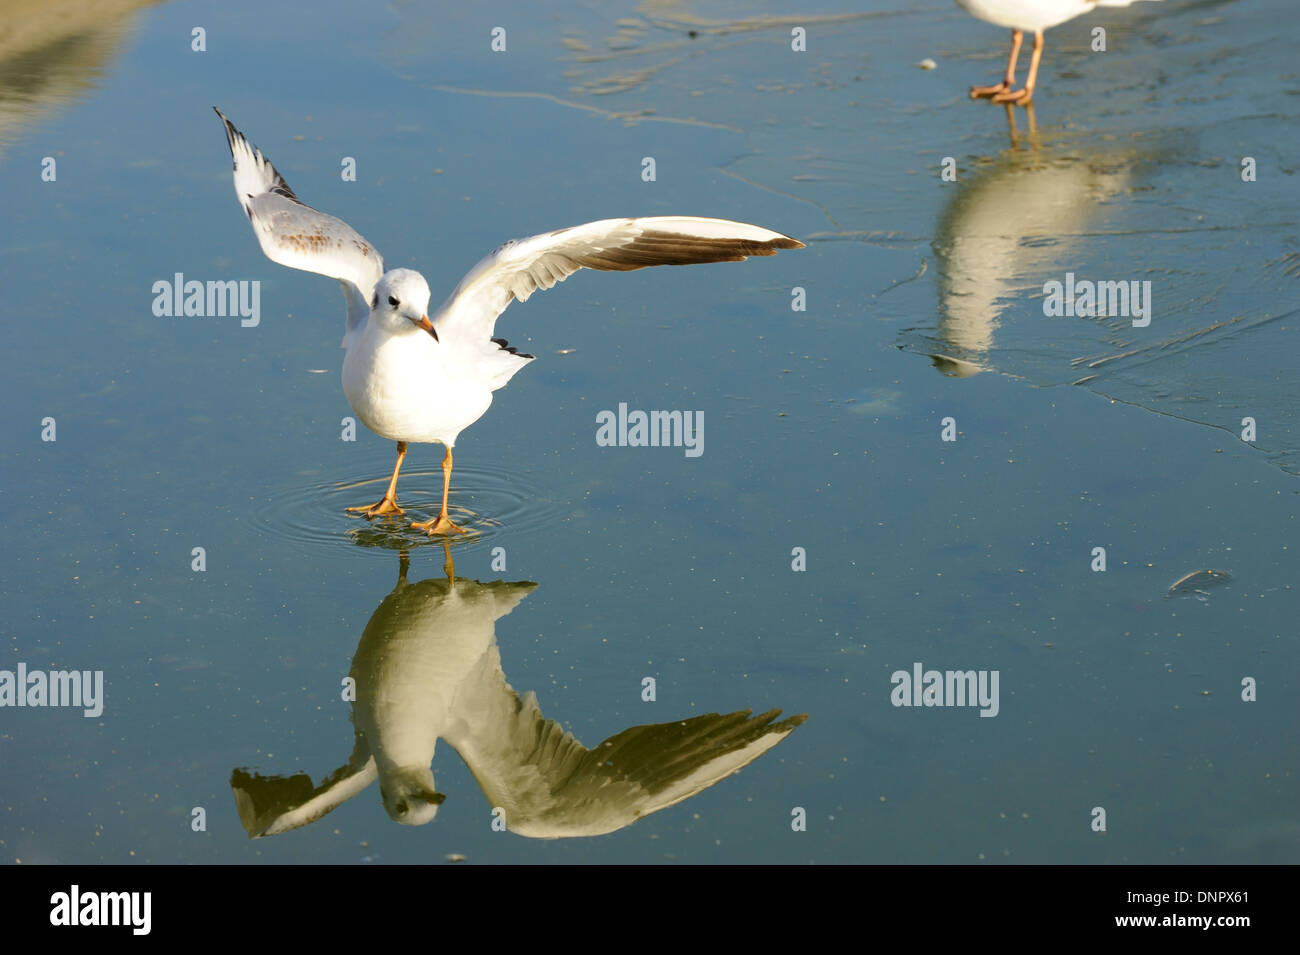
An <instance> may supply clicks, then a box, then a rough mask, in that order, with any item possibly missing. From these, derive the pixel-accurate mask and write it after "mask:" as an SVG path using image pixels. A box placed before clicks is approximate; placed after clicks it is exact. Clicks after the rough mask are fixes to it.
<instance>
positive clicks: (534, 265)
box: [432, 216, 803, 340]
mask: <svg viewBox="0 0 1300 955" xmlns="http://www.w3.org/2000/svg"><path fill="white" fill-rule="evenodd" d="M802 248H803V243H802V242H800V241H799V240H798V239H792V238H790V237H789V236H788V235H782V234H781V233H779V232H773V231H771V230H770V229H763V228H760V227H759V226H756V225H747V224H746V223H744V222H732V221H730V220H728V219H701V218H698V217H696V216H652V217H649V218H644V219H601V220H600V221H599V222H588V223H587V224H586V225H578V226H573V227H572V228H569V229H560V230H559V231H557V232H547V233H545V234H543V235H535V236H532V237H530V238H527V239H512V240H511V241H509V242H507V243H505V244H504V245H502V246H501V247H499V248H498V249H497V250H496V251H494V252H493V253H492V254H491V255H489V256H488V257H487V258H485V259H483V261H481V262H479V264H478V265H476V266H474V268H473V269H472V270H470V272H469V274H468V275H466V276H465V277H464V278H463V279H461V282H460V285H458V286H456V290H455V291H454V292H452V293H451V297H450V298H448V299H447V301H446V302H444V303H443V305H442V308H441V309H439V311H438V314H437V315H436V316H433V317H432V321H433V324H434V326H435V327H436V328H437V329H438V337H439V339H440V340H443V336H444V335H447V336H450V337H451V339H452V340H456V338H457V337H458V336H463V337H464V338H467V339H469V340H477V339H488V338H491V337H492V331H493V328H494V327H495V325H496V320H497V316H498V315H500V314H501V313H502V312H503V311H505V309H506V306H507V305H509V304H510V303H511V302H513V301H514V300H515V299H518V300H519V301H521V302H526V301H527V300H528V296H530V295H532V294H533V293H534V292H536V291H537V290H538V289H548V288H551V287H552V286H554V285H556V284H557V283H559V282H563V281H564V280H565V279H566V278H568V277H569V276H570V275H572V274H573V273H574V272H576V271H578V270H579V269H584V268H585V269H596V270H598V271H605V272H629V271H631V270H633V269H644V268H648V267H649V266H652V265H698V264H701V263H705V262H742V261H744V260H745V259H747V258H748V257H749V256H751V255H776V253H777V250H778V249H802Z"/></svg>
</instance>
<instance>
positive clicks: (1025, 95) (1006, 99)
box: [993, 87, 1034, 106]
mask: <svg viewBox="0 0 1300 955" xmlns="http://www.w3.org/2000/svg"><path fill="white" fill-rule="evenodd" d="M1033 98H1034V91H1033V90H1031V89H1028V88H1024V87H1022V88H1021V89H1018V90H1006V91H1005V92H1002V93H998V94H996V95H995V96H994V97H993V102H995V103H1011V104H1012V105H1013V106H1028V105H1029V104H1030V102H1032V101H1033Z"/></svg>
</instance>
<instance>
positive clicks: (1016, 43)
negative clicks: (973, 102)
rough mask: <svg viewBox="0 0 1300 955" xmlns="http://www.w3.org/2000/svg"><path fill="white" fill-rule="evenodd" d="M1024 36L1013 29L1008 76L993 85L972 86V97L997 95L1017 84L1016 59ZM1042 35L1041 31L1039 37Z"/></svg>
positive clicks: (1018, 57)
mask: <svg viewBox="0 0 1300 955" xmlns="http://www.w3.org/2000/svg"><path fill="white" fill-rule="evenodd" d="M1024 36H1025V35H1024V34H1023V33H1021V32H1020V31H1019V30H1012V31H1011V57H1010V58H1009V59H1008V60H1007V75H1006V77H1005V78H1004V79H1003V80H1002V82H1001V83H995V84H994V85H993V86H972V87H971V88H970V98H971V99H980V98H987V97H990V96H996V95H997V94H999V93H1005V92H1006V91H1007V90H1009V89H1011V87H1013V86H1015V85H1016V60H1018V59H1020V41H1021V40H1023V39H1024ZM1041 36H1042V34H1041V33H1040V34H1039V37H1041Z"/></svg>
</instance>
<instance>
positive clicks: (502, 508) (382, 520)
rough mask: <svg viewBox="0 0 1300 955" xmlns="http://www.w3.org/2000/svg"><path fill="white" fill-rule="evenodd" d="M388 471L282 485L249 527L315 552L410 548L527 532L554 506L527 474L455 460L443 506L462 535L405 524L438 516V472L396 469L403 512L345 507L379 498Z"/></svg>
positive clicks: (547, 517)
mask: <svg viewBox="0 0 1300 955" xmlns="http://www.w3.org/2000/svg"><path fill="white" fill-rule="evenodd" d="M387 487H388V476H387V475H386V476H383V477H371V478H360V479H357V480H342V481H337V482H335V481H329V482H325V483H315V484H303V485H295V486H291V487H282V488H279V489H277V490H275V491H273V492H270V493H269V494H268V496H267V498H266V500H265V501H263V503H262V504H261V505H260V506H259V507H257V508H255V509H254V524H255V525H256V527H257V529H258V530H259V531H261V532H263V533H265V534H267V535H268V536H270V537H273V538H277V539H279V540H287V541H290V542H292V543H295V544H299V545H307V546H308V547H310V548H312V549H314V548H316V547H317V546H320V545H325V546H347V547H351V546H361V547H377V548H381V549H387V550H410V549H413V548H416V547H425V546H428V545H430V544H441V543H451V544H453V545H461V544H479V543H483V542H484V541H487V540H491V539H492V538H493V537H495V536H497V535H498V534H500V533H501V532H503V531H509V532H510V533H511V534H512V535H513V534H517V533H520V532H526V531H528V530H530V529H533V528H537V527H540V526H542V525H543V524H549V523H551V522H552V521H553V520H554V518H555V506H554V503H553V502H552V501H550V500H546V499H541V498H539V496H538V494H537V492H536V489H535V488H534V487H533V486H532V485H531V483H529V481H528V480H527V478H526V476H521V475H519V474H516V473H514V472H511V471H507V470H505V469H502V468H493V467H491V466H488V467H482V466H478V467H476V466H473V465H468V466H463V465H458V466H457V467H456V470H455V473H453V475H452V482H451V497H450V499H449V500H448V502H447V509H448V511H449V512H450V514H451V519H452V520H453V521H454V522H455V523H457V524H459V525H460V526H461V527H463V528H465V529H466V530H467V531H468V532H469V533H468V534H461V535H457V536H455V537H442V536H438V537H430V536H429V535H428V534H425V533H424V532H423V531H417V530H412V529H411V523H412V522H413V521H427V520H431V519H433V518H436V517H437V516H438V508H439V505H440V504H441V503H442V470H441V469H440V468H438V469H432V470H427V471H420V470H411V471H409V472H408V471H405V470H403V471H402V476H401V477H400V478H399V479H398V482H397V502H398V504H400V505H401V506H402V508H404V509H405V511H406V514H405V515H402V516H399V515H395V514H394V515H389V516H385V517H375V518H369V519H367V518H365V517H362V516H361V515H359V514H349V513H348V512H347V509H348V508H349V507H355V506H357V505H362V504H373V503H374V502H375V501H377V500H379V499H380V498H381V497H383V496H384V491H385V489H386V488H387Z"/></svg>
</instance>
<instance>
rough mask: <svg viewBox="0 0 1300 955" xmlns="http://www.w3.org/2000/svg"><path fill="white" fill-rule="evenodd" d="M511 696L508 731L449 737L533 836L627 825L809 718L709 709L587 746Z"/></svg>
mask: <svg viewBox="0 0 1300 955" xmlns="http://www.w3.org/2000/svg"><path fill="white" fill-rule="evenodd" d="M514 698H515V701H516V704H517V707H518V710H517V713H516V716H515V718H514V719H512V720H510V721H509V722H510V725H508V726H499V725H498V726H488V727H485V728H484V729H483V730H482V731H481V732H480V733H478V734H475V735H468V734H467V735H465V736H463V737H459V738H453V737H452V736H450V735H449V736H447V737H446V739H447V742H449V743H450V744H451V745H452V746H453V747H454V748H455V749H456V752H458V753H459V754H460V755H461V757H462V758H463V759H464V760H465V762H466V764H467V765H468V766H469V768H470V771H471V772H472V773H473V774H474V778H475V779H477V780H478V783H479V785H480V786H481V787H482V788H483V792H484V795H486V796H487V798H488V801H489V802H490V803H491V805H492V806H493V807H498V806H499V807H501V808H503V809H504V810H505V824H506V828H508V829H509V830H510V831H511V832H515V833H518V834H520V835H524V836H530V837H533V838H560V837H571V836H598V835H603V834H604V833H607V832H614V831H615V830H618V829H622V828H623V827H624V826H629V825H631V824H632V823H634V822H636V821H637V820H638V819H640V818H641V817H642V816H647V815H649V814H650V813H652V812H658V811H659V810H660V809H665V808H667V807H669V806H672V805H675V804H676V803H679V802H681V801H682V800H684V799H688V798H690V797H691V796H694V795H695V794H696V793H698V792H701V791H702V790H705V789H707V788H709V787H710V786H712V785H713V784H714V783H716V782H718V781H719V780H721V779H723V778H725V777H727V776H730V775H731V774H732V773H734V772H736V771H737V770H740V769H742V768H744V767H745V766H747V765H749V764H750V763H752V762H753V761H754V760H756V759H757V758H758V757H759V756H761V755H763V753H765V752H767V751H768V750H769V749H771V748H772V747H773V746H775V745H776V744H777V743H779V742H781V740H783V739H785V737H786V736H788V735H789V734H790V733H791V732H792V731H793V730H794V728H795V727H796V726H798V725H799V724H801V723H802V722H803V721H804V720H806V719H807V718H808V717H807V715H799V716H792V717H790V718H789V719H786V720H782V721H781V722H780V723H773V722H772V721H773V720H774V719H776V717H777V716H779V715H780V713H781V711H780V710H769V711H768V712H766V713H763V714H761V715H759V716H753V717H751V716H750V711H749V710H743V711H740V712H737V713H727V714H718V713H710V714H708V715H706V716H696V717H693V718H692V719H689V720H681V721H678V722H674V723H657V724H651V725H646V726H634V727H632V728H630V729H626V730H624V731H623V732H621V733H619V734H618V735H617V736H612V737H610V738H609V739H607V740H605V741H604V742H603V743H601V744H600V745H599V746H597V747H595V748H594V749H591V750H588V749H587V748H586V747H584V746H583V745H582V744H581V743H579V742H578V741H577V740H576V739H574V738H573V736H572V734H570V733H566V732H565V731H564V729H563V728H561V727H560V725H559V724H558V723H556V722H555V721H554V720H548V719H545V718H544V717H543V716H542V713H541V710H540V709H538V706H537V697H536V696H535V695H534V694H532V693H528V694H526V695H525V696H524V697H523V698H522V699H520V698H519V697H518V695H515V697H514Z"/></svg>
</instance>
